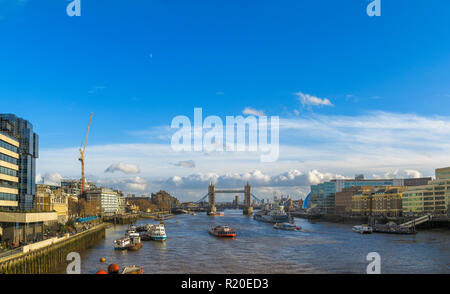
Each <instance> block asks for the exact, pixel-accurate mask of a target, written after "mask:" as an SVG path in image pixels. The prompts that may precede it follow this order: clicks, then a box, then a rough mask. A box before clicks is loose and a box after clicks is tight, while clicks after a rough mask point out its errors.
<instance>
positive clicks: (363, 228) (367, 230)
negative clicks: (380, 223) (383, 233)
mask: <svg viewBox="0 0 450 294" xmlns="http://www.w3.org/2000/svg"><path fill="white" fill-rule="evenodd" d="M352 231H353V232H356V233H360V234H372V232H373V228H372V227H369V226H368V225H359V226H354V227H353V228H352Z"/></svg>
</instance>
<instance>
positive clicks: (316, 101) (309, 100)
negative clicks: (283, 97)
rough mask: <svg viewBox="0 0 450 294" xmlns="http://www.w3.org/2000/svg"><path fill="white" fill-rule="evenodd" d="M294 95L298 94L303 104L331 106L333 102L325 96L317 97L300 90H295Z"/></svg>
mask: <svg viewBox="0 0 450 294" xmlns="http://www.w3.org/2000/svg"><path fill="white" fill-rule="evenodd" d="M295 95H297V96H298V99H299V100H300V102H301V103H302V105H303V106H305V105H306V106H333V103H331V101H330V100H329V99H327V98H319V97H316V96H311V95H309V94H303V93H302V92H297V93H295Z"/></svg>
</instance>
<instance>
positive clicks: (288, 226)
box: [273, 223, 301, 231]
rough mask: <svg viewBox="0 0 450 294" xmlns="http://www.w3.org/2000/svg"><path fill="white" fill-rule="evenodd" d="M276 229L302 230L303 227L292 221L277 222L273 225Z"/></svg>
mask: <svg viewBox="0 0 450 294" xmlns="http://www.w3.org/2000/svg"><path fill="white" fill-rule="evenodd" d="M273 227H274V228H275V229H278V230H286V231H300V230H301V227H297V226H296V225H295V224H290V223H276V224H274V225H273Z"/></svg>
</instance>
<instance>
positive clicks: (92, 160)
mask: <svg viewBox="0 0 450 294" xmlns="http://www.w3.org/2000/svg"><path fill="white" fill-rule="evenodd" d="M112 2H113V3H111V1H95V3H94V2H93V1H83V8H82V9H83V13H82V16H81V17H79V18H76V17H75V18H70V17H68V16H67V15H66V14H65V6H66V5H67V2H65V1H60V3H54V1H40V2H36V1H31V0H29V1H0V8H1V9H0V33H1V34H2V36H3V40H4V44H3V46H2V47H1V48H0V53H1V54H2V56H7V57H8V58H3V59H2V60H1V64H0V66H1V68H2V70H1V71H0V99H1V100H2V109H1V112H2V113H13V114H16V115H17V116H19V117H21V118H24V119H26V120H28V121H30V122H31V123H32V124H33V127H34V131H35V132H36V133H37V134H38V135H39V136H40V154H39V158H38V159H37V172H38V173H39V177H40V178H39V179H42V178H45V179H46V181H47V182H52V181H54V180H56V181H57V180H58V179H59V178H60V177H64V178H79V177H80V164H79V162H78V151H77V149H78V148H79V147H80V146H81V143H82V142H83V140H84V136H85V132H86V128H87V123H88V118H89V113H90V112H94V118H93V122H92V128H91V134H90V137H89V141H88V146H87V149H86V175H87V179H88V180H89V181H96V182H98V183H99V184H103V185H105V186H110V187H113V188H120V189H121V190H124V191H125V192H130V193H135V194H137V195H140V194H150V193H151V192H156V191H158V190H160V189H165V190H167V191H168V192H170V193H171V194H172V193H173V194H174V195H175V196H177V197H178V196H179V197H180V199H181V200H183V201H187V200H196V199H198V198H200V197H201V196H203V195H204V194H205V193H206V192H207V186H208V184H209V182H210V181H214V180H215V181H217V182H218V185H220V184H222V186H223V187H224V188H226V187H240V186H242V183H244V182H246V181H250V182H251V183H252V186H253V187H254V189H255V191H257V192H258V193H260V194H262V195H267V196H269V195H272V192H273V191H278V192H279V193H280V192H282V193H285V194H291V196H292V197H293V198H295V199H298V198H299V197H304V196H305V195H306V193H307V192H308V190H309V186H310V185H311V184H318V183H319V182H323V181H326V180H330V179H333V178H342V177H346V178H348V177H353V176H354V175H355V174H360V173H362V174H365V175H366V178H382V177H388V178H390V177H398V178H400V177H419V176H433V175H434V169H435V168H439V167H446V166H450V155H448V154H449V152H448V150H449V147H450V114H449V110H448V109H449V107H448V106H449V101H450V100H449V99H450V83H449V81H448V77H449V76H450V55H449V52H450V40H449V39H448V38H446V36H448V35H449V33H450V31H449V30H450V26H449V22H450V20H449V18H448V17H446V14H445V11H448V10H449V9H450V3H446V2H445V1H436V2H437V3H434V5H425V4H422V3H421V2H420V1H408V5H406V4H405V3H403V4H402V3H401V2H396V3H391V2H387V1H385V2H383V14H382V16H381V17H378V18H370V17H368V16H367V15H366V11H365V7H366V6H367V1H352V2H351V3H350V2H349V1H308V2H300V3H299V1H286V3H285V5H283V7H281V6H277V5H276V3H274V2H270V1H263V2H261V1H258V2H253V1H249V2H246V3H245V4H243V3H240V2H237V1H231V2H227V3H217V2H214V3H211V1H200V2H198V3H195V4H191V5H188V4H186V3H183V2H180V1H175V2H172V3H135V4H132V5H131V4H130V5H120V2H119V1H117V2H114V1H112ZM256 3H257V4H258V5H256ZM111 4H113V5H111ZM205 24H207V25H205ZM319 36H320V37H319ZM56 69H57V70H56ZM18 101H20V104H19V103H18ZM195 107H201V108H202V109H203V112H204V116H207V115H217V116H219V117H221V118H222V119H224V118H225V116H227V115H232V116H237V115H256V116H258V115H262V114H266V115H268V116H279V117H280V158H279V160H278V161H276V162H274V163H261V162H260V161H259V154H254V153H230V154H228V153H208V154H205V153H203V152H192V153H177V152H174V151H173V150H172V149H171V146H170V137H171V134H172V133H173V132H174V130H171V129H170V123H171V121H172V119H173V117H175V116H177V115H186V116H188V117H190V118H192V117H193V111H194V108H195ZM258 195H259V194H258ZM229 199H230V200H231V198H229ZM218 200H220V199H218Z"/></svg>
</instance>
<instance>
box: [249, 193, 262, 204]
mask: <svg viewBox="0 0 450 294" xmlns="http://www.w3.org/2000/svg"><path fill="white" fill-rule="evenodd" d="M251 195H252V197H253V198H255V200H256V201H257V202H258V203H260V204H261V203H263V201H262V200H261V199H259V198H258V197H256V196H255V194H253V193H252V194H251Z"/></svg>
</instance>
